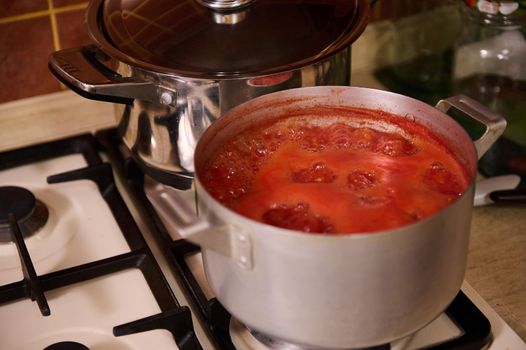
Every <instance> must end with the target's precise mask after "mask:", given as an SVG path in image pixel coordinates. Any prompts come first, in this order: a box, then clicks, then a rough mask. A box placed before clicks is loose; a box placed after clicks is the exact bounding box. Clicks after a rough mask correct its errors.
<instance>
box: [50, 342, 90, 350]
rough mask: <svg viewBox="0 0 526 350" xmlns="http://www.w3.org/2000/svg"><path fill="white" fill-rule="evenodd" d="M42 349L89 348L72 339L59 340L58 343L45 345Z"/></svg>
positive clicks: (70, 349)
mask: <svg viewBox="0 0 526 350" xmlns="http://www.w3.org/2000/svg"><path fill="white" fill-rule="evenodd" d="M44 350H89V348H88V347H87V346H85V345H82V344H80V343H77V342H74V341H61V342H59V343H55V344H51V345H49V346H46V348H44Z"/></svg>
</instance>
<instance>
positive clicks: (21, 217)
mask: <svg viewBox="0 0 526 350" xmlns="http://www.w3.org/2000/svg"><path fill="white" fill-rule="evenodd" d="M9 213H12V214H14V215H15V217H16V219H17V221H18V226H19V227H20V232H21V233H22V236H23V237H28V236H30V235H32V234H34V233H36V232H37V231H38V230H39V229H40V228H41V227H42V226H44V224H45V223H46V221H47V219H48V217H49V211H48V209H47V208H46V206H45V204H44V203H42V202H41V201H39V200H38V199H36V198H35V196H34V195H33V193H31V191H29V190H27V189H25V188H22V187H16V186H2V187H0V242H10V241H12V240H13V239H12V236H11V235H12V234H11V229H10V227H9V220H8V214H9Z"/></svg>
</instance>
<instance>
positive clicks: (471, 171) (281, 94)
mask: <svg viewBox="0 0 526 350" xmlns="http://www.w3.org/2000/svg"><path fill="white" fill-rule="evenodd" d="M319 90H333V91H334V90H337V91H338V92H339V91H345V90H355V91H358V92H373V93H378V94H380V95H390V96H394V97H397V98H400V99H403V101H407V102H409V101H411V102H412V103H416V104H418V106H419V108H421V110H422V111H423V112H424V113H425V111H426V110H428V111H431V112H432V113H434V114H437V115H442V117H443V118H448V120H449V121H451V122H453V123H454V125H456V128H457V130H456V131H458V132H460V134H462V137H463V138H467V139H470V140H471V138H470V136H469V135H468V133H467V132H466V131H465V130H464V128H462V126H460V124H458V122H456V121H455V120H454V119H453V118H451V117H450V116H448V115H447V114H446V113H444V112H442V111H440V110H438V109H437V108H435V107H433V106H431V105H428V104H426V103H424V102H422V101H419V100H416V99H414V98H411V97H408V96H405V95H400V94H397V93H393V92H390V91H385V90H378V89H372V88H363V87H353V86H315V87H303V88H295V89H289V90H283V91H278V92H274V93H271V94H267V95H263V96H260V97H258V98H255V99H253V100H250V101H248V102H245V103H243V104H241V105H239V106H236V107H234V108H233V109H231V110H230V111H229V112H227V113H226V114H225V115H224V116H223V117H222V118H221V119H220V120H218V121H217V122H216V123H214V124H212V125H211V126H210V127H209V128H208V129H207V130H205V132H204V133H203V135H202V136H201V138H200V139H199V141H198V143H197V146H196V149H195V155H194V167H195V180H196V183H197V185H198V186H197V188H199V189H200V190H201V193H200V195H205V196H206V198H205V199H204V201H206V202H211V203H212V205H213V206H214V211H215V210H219V211H221V214H225V215H229V216H233V217H235V218H236V221H237V222H242V223H243V224H245V225H246V224H249V225H252V226H255V227H259V226H261V230H259V229H257V230H254V231H255V232H259V231H265V233H266V234H268V233H271V232H272V233H276V234H282V235H293V236H294V237H298V236H303V237H309V239H323V240H325V239H344V238H345V239H362V238H364V237H372V236H374V237H378V238H381V237H383V236H385V235H386V234H388V235H393V234H402V233H404V232H406V231H408V229H409V230H410V231H411V228H412V227H416V226H419V225H422V224H424V223H425V222H428V221H431V220H435V219H436V218H437V217H438V216H441V215H443V212H444V211H447V210H450V209H451V208H452V207H454V206H456V204H458V203H459V202H461V201H464V200H468V199H466V198H465V197H466V196H468V195H469V196H470V197H471V198H470V200H471V201H473V196H474V184H475V180H476V171H477V169H476V164H477V153H476V150H475V146H474V143H473V141H471V142H470V143H469V145H470V146H469V147H470V149H468V150H464V153H463V154H462V155H461V156H462V157H465V158H466V160H467V161H468V164H464V166H465V168H466V171H467V175H468V176H469V181H468V186H467V187H466V189H465V190H464V192H463V193H462V194H461V195H460V196H459V197H458V198H456V199H455V200H454V201H452V202H451V203H449V204H448V205H447V206H445V207H444V208H442V209H440V210H439V211H437V212H435V213H434V214H432V215H430V216H427V217H425V218H423V219H420V220H418V221H415V222H412V223H409V224H406V225H403V226H399V227H395V228H392V229H384V230H375V231H365V232H355V233H338V234H320V233H311V232H302V231H297V230H290V229H285V228H281V227H277V226H273V225H269V224H265V223H263V222H260V221H256V220H253V219H250V218H248V217H246V216H244V215H241V214H239V213H237V212H236V211H234V210H232V209H230V208H228V207H227V206H225V205H223V204H222V203H221V202H219V201H218V200H216V199H215V198H214V197H213V196H212V195H211V194H210V193H209V192H208V190H207V189H206V188H205V186H203V185H202V182H201V180H200V175H199V167H198V166H197V162H198V160H199V158H200V157H199V155H200V154H201V153H203V151H202V149H204V148H205V147H206V146H205V143H206V142H207V135H209V134H211V133H215V132H217V131H218V130H223V129H225V128H228V127H229V125H230V124H229V120H230V119H232V120H235V115H236V111H238V110H241V109H243V108H247V106H251V105H253V104H254V103H258V102H260V103H261V101H265V100H270V101H273V100H279V99H286V97H287V96H289V95H295V94H296V93H297V92H298V91H306V92H309V91H319ZM302 96H305V94H303V95H302ZM253 101H255V102H253ZM362 107H363V108H370V107H371V106H369V107H368V106H363V105H362ZM391 113H393V114H395V115H396V112H391ZM398 115H399V116H401V117H404V118H409V117H410V116H409V115H405V116H402V115H400V114H398ZM232 116H234V117H232ZM225 124H226V125H225ZM419 124H421V123H419ZM223 125H224V127H223ZM424 127H426V128H427V129H429V130H431V131H432V132H433V133H434V134H435V135H436V134H438V133H437V131H436V130H433V129H431V128H430V126H428V125H424ZM442 137H443V136H442ZM447 141H450V140H449V139H448V140H447ZM469 158H471V159H469ZM470 164H471V167H470ZM216 214H217V213H216ZM217 217H223V215H217ZM311 237H316V238H311Z"/></svg>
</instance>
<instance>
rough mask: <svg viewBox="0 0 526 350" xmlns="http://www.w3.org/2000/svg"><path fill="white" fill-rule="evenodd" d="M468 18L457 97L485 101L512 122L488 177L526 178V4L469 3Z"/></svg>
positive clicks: (488, 164)
mask: <svg viewBox="0 0 526 350" xmlns="http://www.w3.org/2000/svg"><path fill="white" fill-rule="evenodd" d="M462 16H463V21H462V22H463V29H462V33H461V35H460V37H459V39H458V41H457V43H456V45H455V55H454V64H453V89H454V93H456V94H464V95H468V96H469V97H472V98H474V99H476V100H478V101H480V102H481V103H483V104H485V105H486V106H488V107H490V108H492V109H493V110H495V111H496V112H499V113H500V114H502V115H503V116H504V117H505V118H506V120H507V122H508V125H507V128H506V131H505V132H504V135H503V136H502V137H501V138H500V139H499V140H498V141H497V142H496V143H495V144H494V145H493V146H492V147H491V148H490V150H489V151H488V152H487V153H486V154H485V155H484V157H483V158H482V159H481V160H480V162H479V170H480V172H481V173H482V174H484V175H486V176H493V175H498V174H506V173H518V174H521V175H526V36H525V25H524V24H525V23H526V22H525V19H526V1H488V0H479V1H476V0H466V1H465V4H464V6H463V7H462ZM470 131H472V130H468V132H470Z"/></svg>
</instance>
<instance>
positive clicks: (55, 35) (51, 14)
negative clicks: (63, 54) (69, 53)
mask: <svg viewBox="0 0 526 350" xmlns="http://www.w3.org/2000/svg"><path fill="white" fill-rule="evenodd" d="M47 4H48V10H49V20H50V22H51V33H52V34H53V46H54V48H55V51H58V50H60V38H59V36H58V27H57V18H56V17H55V10H54V8H53V0H47Z"/></svg>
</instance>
